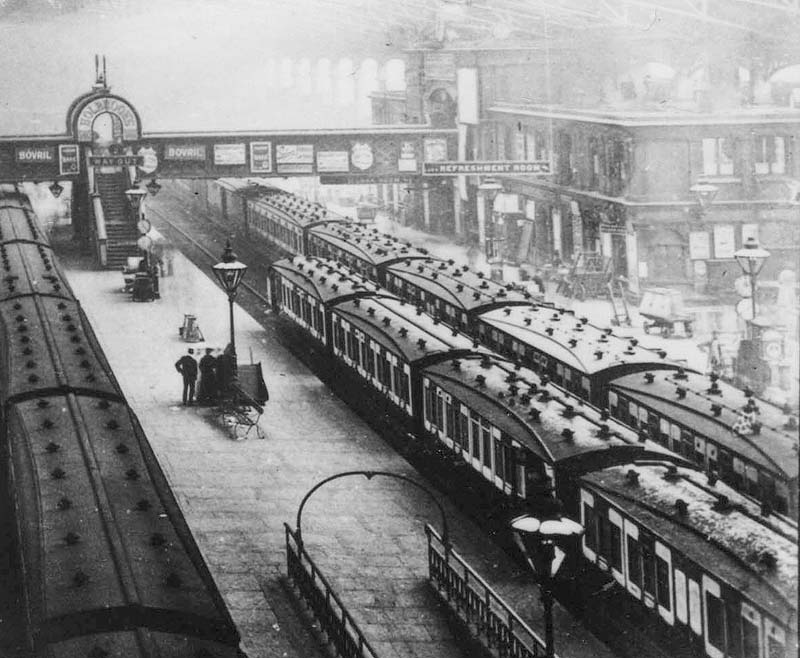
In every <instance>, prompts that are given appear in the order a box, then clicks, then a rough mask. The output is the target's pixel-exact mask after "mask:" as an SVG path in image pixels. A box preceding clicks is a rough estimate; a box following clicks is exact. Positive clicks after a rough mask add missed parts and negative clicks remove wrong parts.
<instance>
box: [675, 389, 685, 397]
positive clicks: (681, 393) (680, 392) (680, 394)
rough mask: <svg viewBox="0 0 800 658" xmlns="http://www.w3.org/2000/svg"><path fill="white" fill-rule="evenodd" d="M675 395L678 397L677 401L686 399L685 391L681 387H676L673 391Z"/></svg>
mask: <svg viewBox="0 0 800 658" xmlns="http://www.w3.org/2000/svg"><path fill="white" fill-rule="evenodd" d="M675 393H676V394H677V395H678V399H679V400H683V399H685V398H686V389H685V388H683V386H678V388H676V389H675Z"/></svg>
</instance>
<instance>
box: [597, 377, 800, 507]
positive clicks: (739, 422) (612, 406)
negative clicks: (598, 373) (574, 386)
mask: <svg viewBox="0 0 800 658" xmlns="http://www.w3.org/2000/svg"><path fill="white" fill-rule="evenodd" d="M608 402H609V411H610V412H611V414H612V415H613V416H615V417H616V418H619V419H620V420H621V421H622V422H624V423H627V424H628V425H630V426H632V427H640V428H642V429H646V430H647V431H648V432H649V434H650V436H651V437H652V438H653V439H654V440H656V441H658V442H659V443H661V444H662V445H664V446H667V447H669V448H670V449H671V450H673V451H675V452H677V453H679V454H681V455H683V456H684V457H686V458H687V459H691V460H692V461H694V462H695V463H696V464H697V465H698V466H699V467H701V468H704V469H707V470H709V471H712V472H714V473H716V474H717V475H718V476H719V477H720V478H721V479H722V480H724V481H725V482H727V483H728V484H729V485H731V486H732V487H733V488H735V489H738V490H739V491H742V492H744V493H747V494H749V495H750V496H753V497H754V498H756V499H757V500H760V501H762V502H763V503H765V504H768V505H770V506H771V507H772V508H773V509H775V510H777V511H778V512H781V513H789V514H792V515H793V516H796V515H797V509H798V505H797V489H798V483H797V476H798V438H799V437H798V427H797V421H796V418H795V417H794V416H791V415H787V414H785V413H784V412H783V410H782V409H779V408H778V407H776V406H775V405H772V404H770V403H769V402H766V401H764V400H756V399H755V398H754V397H753V396H752V394H751V393H750V392H747V391H742V390H740V389H737V388H735V387H733V386H731V385H730V384H727V383H725V382H723V381H721V380H720V379H718V378H717V377H716V375H711V376H706V375H700V374H697V373H691V372H684V371H682V370H678V371H674V372H645V373H638V374H635V375H625V376H623V377H619V378H617V379H614V380H613V381H611V382H610V385H609V393H608Z"/></svg>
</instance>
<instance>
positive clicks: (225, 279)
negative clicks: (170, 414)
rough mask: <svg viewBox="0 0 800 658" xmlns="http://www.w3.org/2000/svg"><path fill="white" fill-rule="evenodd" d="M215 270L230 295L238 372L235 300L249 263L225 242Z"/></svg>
mask: <svg viewBox="0 0 800 658" xmlns="http://www.w3.org/2000/svg"><path fill="white" fill-rule="evenodd" d="M211 269H212V270H213V271H214V276H215V277H216V278H217V281H218V282H219V285H221V286H222V289H223V290H224V291H225V292H226V293H227V295H228V305H229V307H230V325H231V340H230V343H231V357H232V358H233V372H234V374H236V370H237V364H236V342H235V340H234V334H233V300H234V299H236V289H237V288H238V287H239V284H240V283H241V282H242V279H243V278H244V275H245V272H247V265H245V264H244V263H240V262H239V260H238V259H237V258H236V254H235V253H233V249H232V248H231V241H230V239H228V241H227V242H226V243H225V251H223V252H222V256H221V258H220V262H219V263H217V264H216V265H214V266H213V267H212V268H211Z"/></svg>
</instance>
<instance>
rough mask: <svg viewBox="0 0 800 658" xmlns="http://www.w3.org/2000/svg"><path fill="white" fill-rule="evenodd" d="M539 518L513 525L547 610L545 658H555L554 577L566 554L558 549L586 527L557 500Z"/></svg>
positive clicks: (515, 521) (518, 520) (516, 521)
mask: <svg viewBox="0 0 800 658" xmlns="http://www.w3.org/2000/svg"><path fill="white" fill-rule="evenodd" d="M545 503H546V504H545V506H544V509H543V513H542V514H541V515H539V516H532V515H529V514H525V515H523V516H518V517H517V518H515V519H513V520H512V521H511V530H512V531H513V533H514V539H515V541H516V542H517V544H518V545H519V547H520V548H521V549H522V553H523V555H525V558H526V559H527V560H528V563H529V564H530V565H531V567H532V568H533V571H534V573H535V574H536V578H537V580H538V582H539V588H540V590H541V596H542V607H543V609H544V637H545V653H544V655H545V658H553V657H554V656H555V649H554V647H553V576H555V574H556V573H557V572H558V569H559V567H560V566H561V562H562V560H563V559H564V553H563V551H562V550H559V551H558V553H556V548H557V545H558V544H559V543H563V542H564V541H565V540H568V539H570V538H573V537H580V536H581V535H582V534H583V526H581V524H580V523H576V522H575V521H573V520H572V519H568V518H566V517H564V516H562V515H561V503H560V502H559V501H558V500H557V499H555V498H548V499H546V501H545Z"/></svg>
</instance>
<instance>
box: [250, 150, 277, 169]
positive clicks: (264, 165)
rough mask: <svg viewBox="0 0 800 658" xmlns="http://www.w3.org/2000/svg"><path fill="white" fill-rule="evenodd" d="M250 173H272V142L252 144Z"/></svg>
mask: <svg viewBox="0 0 800 658" xmlns="http://www.w3.org/2000/svg"><path fill="white" fill-rule="evenodd" d="M250 171H252V172H253V173H254V174H271V173H272V142H250Z"/></svg>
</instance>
